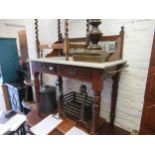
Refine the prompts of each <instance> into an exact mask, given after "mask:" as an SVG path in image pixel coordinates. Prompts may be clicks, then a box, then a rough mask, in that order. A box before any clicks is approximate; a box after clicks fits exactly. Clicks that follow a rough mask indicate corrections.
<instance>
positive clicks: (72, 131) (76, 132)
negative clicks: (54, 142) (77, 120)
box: [65, 127, 88, 135]
mask: <svg viewBox="0 0 155 155" xmlns="http://www.w3.org/2000/svg"><path fill="white" fill-rule="evenodd" d="M65 135H88V134H87V133H86V132H84V131H82V130H81V129H79V128H77V127H73V128H71V129H70V130H69V131H68V132H66V134H65Z"/></svg>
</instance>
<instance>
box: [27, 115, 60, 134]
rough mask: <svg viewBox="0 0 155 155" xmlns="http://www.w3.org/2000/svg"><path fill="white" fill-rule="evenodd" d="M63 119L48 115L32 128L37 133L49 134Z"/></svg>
mask: <svg viewBox="0 0 155 155" xmlns="http://www.w3.org/2000/svg"><path fill="white" fill-rule="evenodd" d="M62 121H63V120H62V119H60V118H57V117H54V116H52V115H49V116H47V117H46V118H45V119H43V120H42V121H41V122H39V123H38V124H36V125H35V126H33V127H32V128H31V129H30V130H31V132H32V133H34V134H35V135H47V134H49V133H50V132H51V131H53V130H54V129H55V128H56V127H57V126H58V125H59V124H60V123H61V122H62Z"/></svg>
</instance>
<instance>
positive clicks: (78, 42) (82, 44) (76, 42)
mask: <svg viewBox="0 0 155 155" xmlns="http://www.w3.org/2000/svg"><path fill="white" fill-rule="evenodd" d="M100 41H101V42H102V41H105V42H106V41H116V49H115V52H114V54H113V55H112V56H111V58H110V59H109V61H111V60H118V59H121V58H122V55H123V53H122V52H123V42H124V27H122V28H121V31H120V34H119V35H111V36H103V37H102V38H101V40H100ZM86 44H87V39H86V38H70V39H68V41H67V45H66V41H64V42H63V43H60V42H55V43H54V44H40V46H39V47H40V49H41V50H42V51H43V50H44V49H53V50H52V51H51V53H49V54H48V55H47V57H52V56H60V54H59V51H60V50H63V49H64V48H65V50H66V48H67V49H68V50H69V49H71V48H86V47H87V45H86ZM66 46H67V47H66ZM65 52H67V51H65ZM64 54H65V53H63V54H61V55H64Z"/></svg>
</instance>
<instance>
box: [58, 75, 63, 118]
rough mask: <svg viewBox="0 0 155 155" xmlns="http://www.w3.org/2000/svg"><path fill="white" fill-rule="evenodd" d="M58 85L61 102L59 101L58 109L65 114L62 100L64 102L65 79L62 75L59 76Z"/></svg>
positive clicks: (61, 113)
mask: <svg viewBox="0 0 155 155" xmlns="http://www.w3.org/2000/svg"><path fill="white" fill-rule="evenodd" d="M58 87H59V103H58V111H59V114H60V115H62V116H64V112H63V106H62V102H63V80H62V77H60V76H59V77H58Z"/></svg>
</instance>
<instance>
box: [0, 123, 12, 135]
mask: <svg viewBox="0 0 155 155" xmlns="http://www.w3.org/2000/svg"><path fill="white" fill-rule="evenodd" d="M9 130H10V127H9V126H7V125H3V124H0V135H3V134H4V133H5V132H7V131H9Z"/></svg>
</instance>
